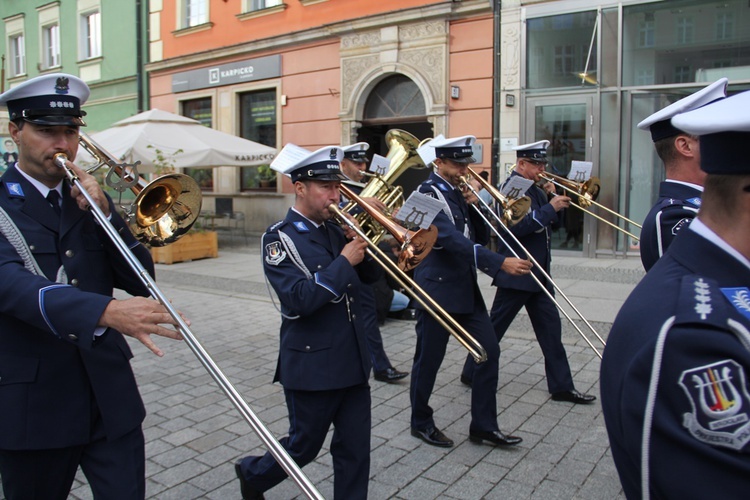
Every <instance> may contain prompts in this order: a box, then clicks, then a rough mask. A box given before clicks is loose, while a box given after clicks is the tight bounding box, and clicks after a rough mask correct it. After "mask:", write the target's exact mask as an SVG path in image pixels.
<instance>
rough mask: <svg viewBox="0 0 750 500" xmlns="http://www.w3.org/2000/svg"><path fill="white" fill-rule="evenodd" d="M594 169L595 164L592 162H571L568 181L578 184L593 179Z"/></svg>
mask: <svg viewBox="0 0 750 500" xmlns="http://www.w3.org/2000/svg"><path fill="white" fill-rule="evenodd" d="M593 168H594V164H593V163H592V162H590V161H578V160H573V161H571V162H570V172H568V179H570V180H571V181H576V182H586V181H587V180H589V179H590V178H591V170H593Z"/></svg>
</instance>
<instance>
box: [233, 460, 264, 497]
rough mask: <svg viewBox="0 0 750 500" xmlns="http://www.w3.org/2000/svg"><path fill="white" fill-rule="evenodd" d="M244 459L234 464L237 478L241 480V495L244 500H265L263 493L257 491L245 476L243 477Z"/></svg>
mask: <svg viewBox="0 0 750 500" xmlns="http://www.w3.org/2000/svg"><path fill="white" fill-rule="evenodd" d="M240 463H242V459H241V458H238V459H237V461H236V462H234V472H236V473H237V478H238V479H239V480H240V493H242V500H264V499H265V497H264V496H263V492H261V491H258V490H256V489H255V488H253V487H252V486H250V485H249V484H247V480H245V476H243V475H242V468H241V467H240Z"/></svg>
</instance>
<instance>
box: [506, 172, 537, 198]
mask: <svg viewBox="0 0 750 500" xmlns="http://www.w3.org/2000/svg"><path fill="white" fill-rule="evenodd" d="M532 184H534V181H532V180H531V179H526V178H525V177H521V176H520V175H514V176H512V177H511V178H510V179H508V182H506V183H505V185H504V186H503V187H502V189H501V190H500V194H502V195H503V196H505V197H506V198H508V199H509V200H516V199H518V198H520V197H522V196H523V195H525V194H526V191H528V190H529V188H530V187H531V185H532Z"/></svg>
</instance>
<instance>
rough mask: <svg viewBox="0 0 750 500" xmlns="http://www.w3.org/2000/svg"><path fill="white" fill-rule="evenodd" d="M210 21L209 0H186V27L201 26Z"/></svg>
mask: <svg viewBox="0 0 750 500" xmlns="http://www.w3.org/2000/svg"><path fill="white" fill-rule="evenodd" d="M207 22H208V1H207V0H186V1H185V19H184V25H183V27H184V28H191V27H193V26H199V25H201V24H205V23H207Z"/></svg>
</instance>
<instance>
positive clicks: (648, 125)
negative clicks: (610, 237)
mask: <svg viewBox="0 0 750 500" xmlns="http://www.w3.org/2000/svg"><path fill="white" fill-rule="evenodd" d="M727 82H728V80H727V79H726V78H721V79H720V80H717V81H716V82H714V83H712V84H711V85H709V86H708V87H705V88H703V89H701V90H699V91H698V92H696V93H694V94H691V95H689V96H687V97H685V98H683V99H680V100H679V101H677V102H674V103H672V104H670V105H669V106H667V107H666V108H664V109H661V110H659V111H657V112H656V113H654V114H652V115H651V116H649V117H648V118H646V119H645V120H643V121H642V122H640V123H639V124H638V128H639V129H641V130H649V131H650V132H651V139H652V140H653V141H654V147H655V148H656V153H657V154H658V155H659V158H661V160H662V162H664V170H665V176H666V179H665V180H664V181H663V182H662V183H661V184H659V199H658V200H657V201H656V204H655V205H654V206H653V207H652V208H651V210H650V211H649V212H648V214H647V215H646V218H645V219H644V220H643V226H642V228H641V235H640V252H641V262H643V267H644V268H645V269H646V271H648V270H649V269H651V268H652V267H653V265H654V264H655V263H656V261H657V260H658V259H659V257H661V256H662V255H664V252H665V251H666V250H667V248H668V247H669V245H670V244H671V243H672V240H673V239H674V237H675V236H676V235H677V232H678V231H680V229H682V228H683V227H685V226H687V225H688V224H690V221H691V220H693V217H695V214H697V213H698V209H699V208H700V206H701V193H702V192H703V181H704V179H705V178H706V174H705V173H704V172H703V171H702V170H701V168H700V162H701V161H700V160H701V158H700V148H699V139H698V137H696V136H694V135H691V134H688V133H685V132H684V131H682V130H680V129H678V128H677V127H675V126H674V125H672V123H671V121H670V119H671V118H672V117H673V116H676V115H678V114H680V113H684V112H686V111H690V110H692V109H697V108H699V107H701V106H704V105H706V104H708V103H710V102H712V101H715V100H717V99H723V98H724V97H726V88H727Z"/></svg>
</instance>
